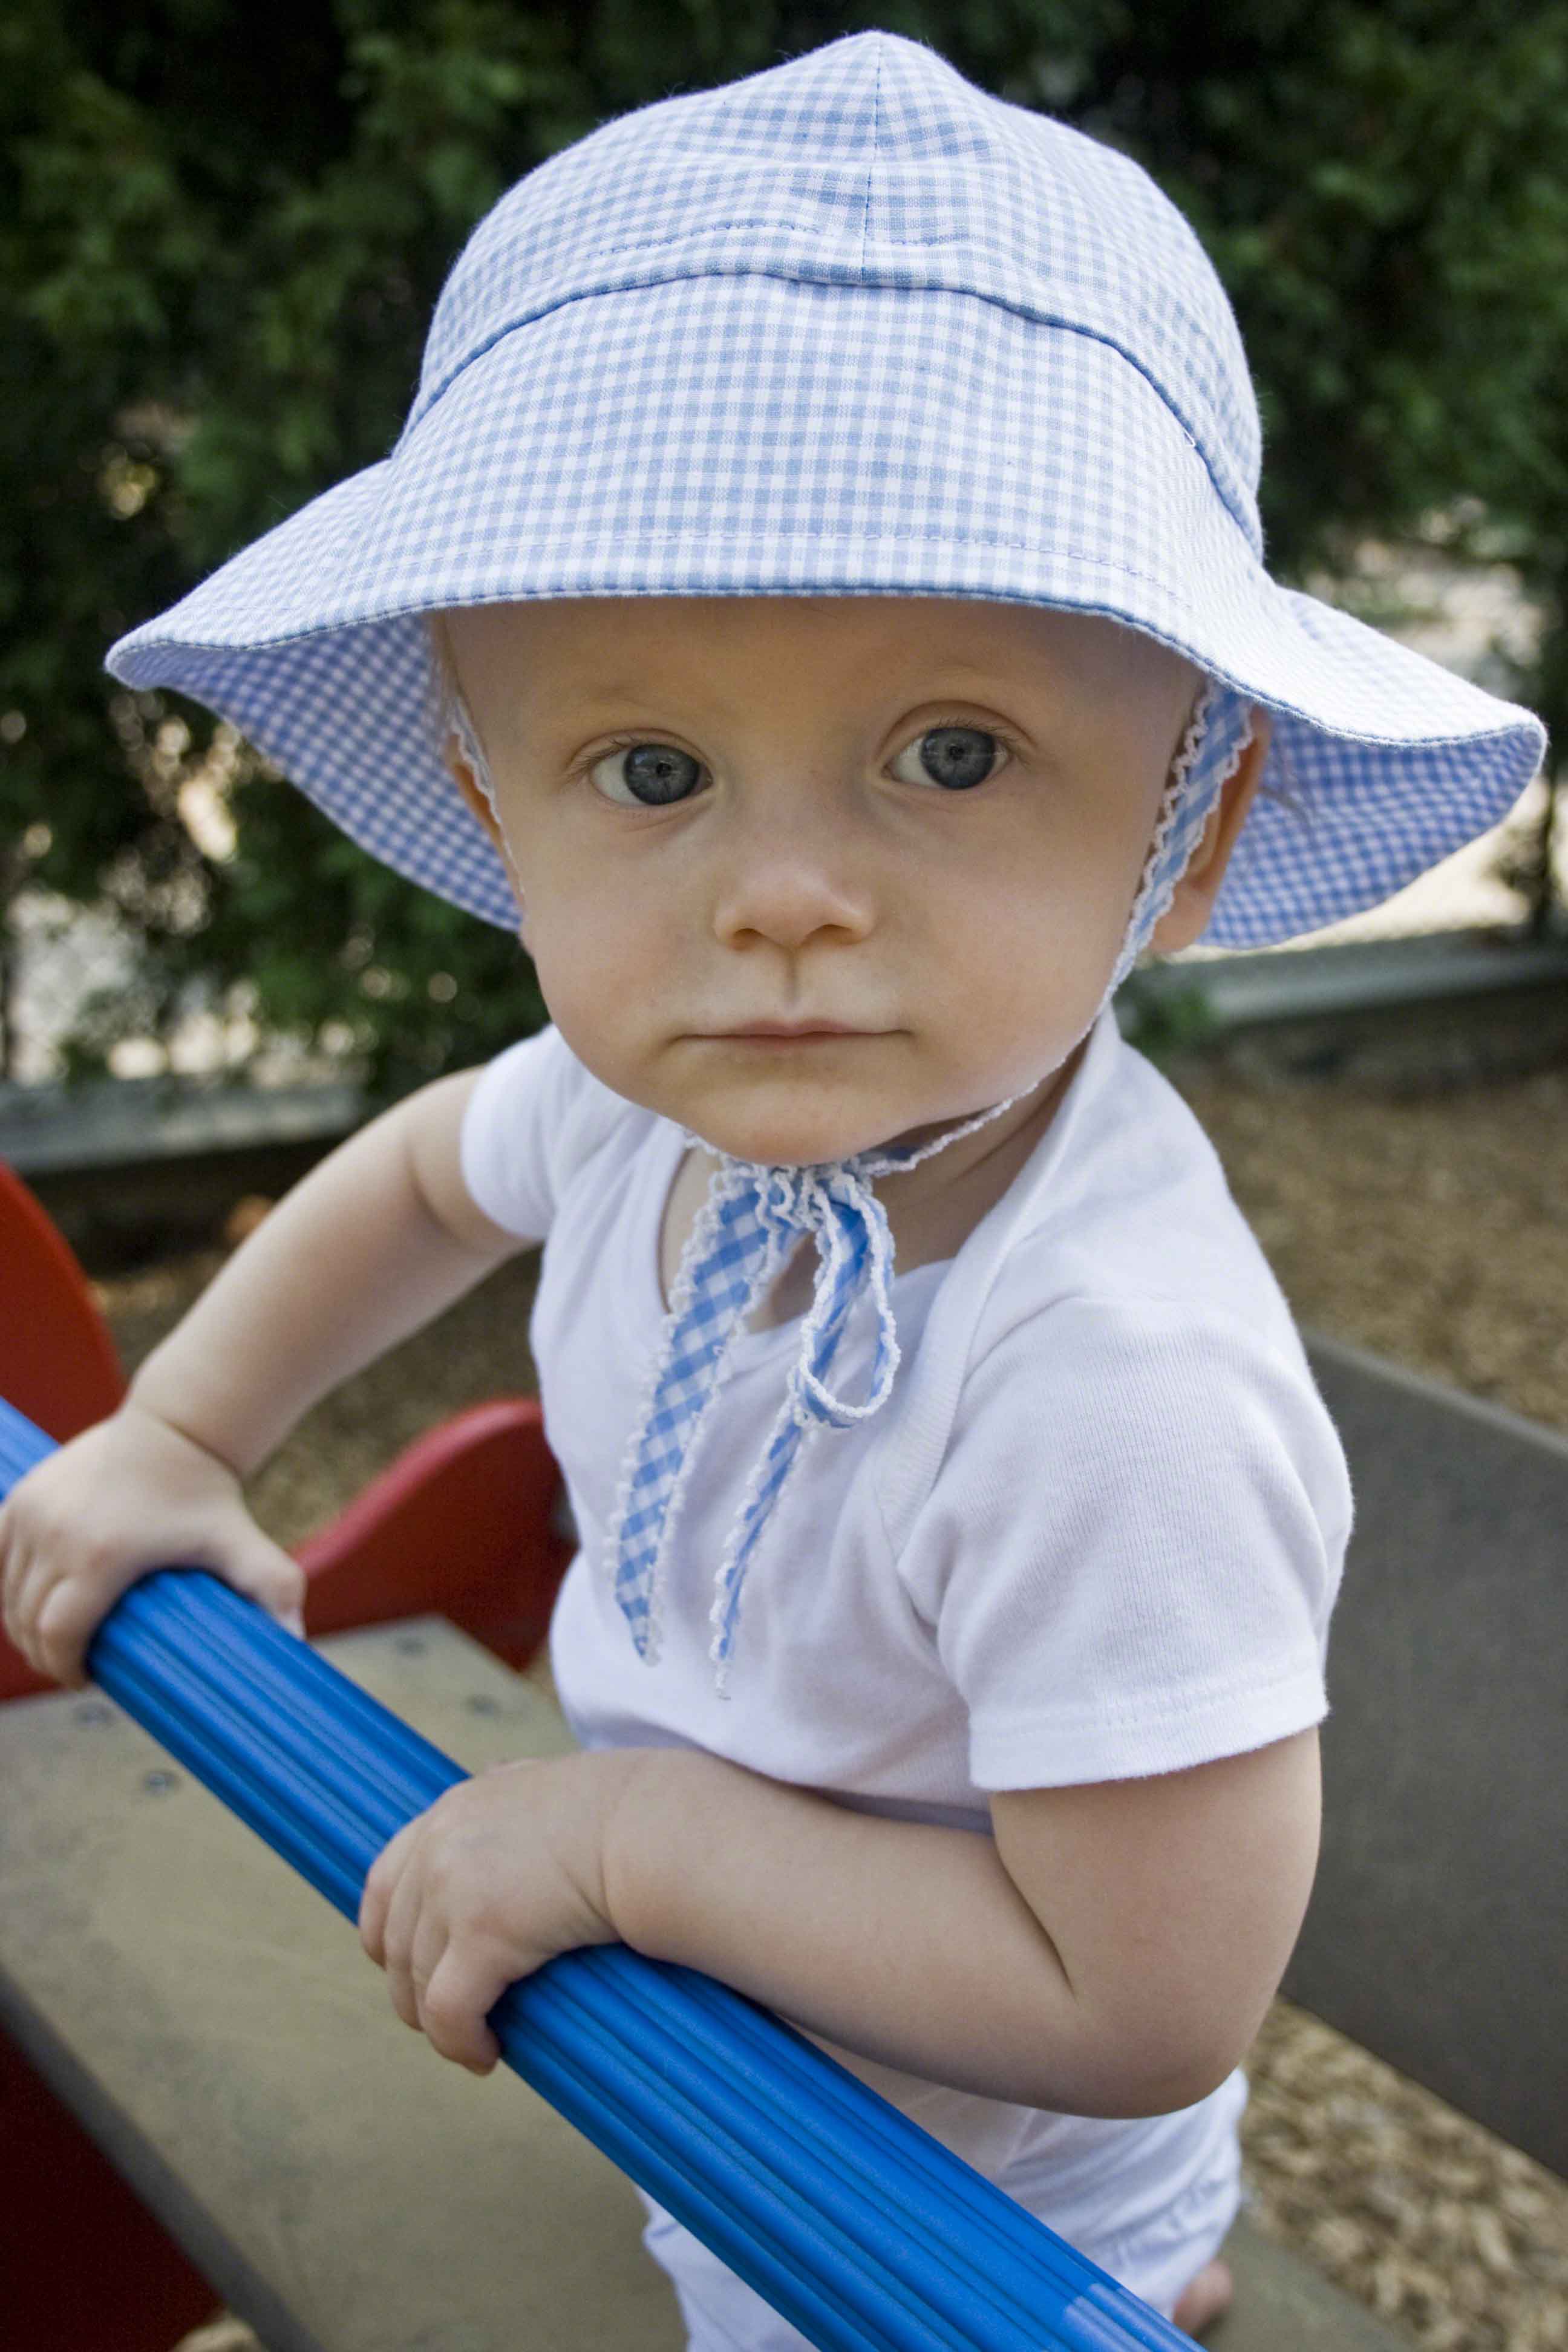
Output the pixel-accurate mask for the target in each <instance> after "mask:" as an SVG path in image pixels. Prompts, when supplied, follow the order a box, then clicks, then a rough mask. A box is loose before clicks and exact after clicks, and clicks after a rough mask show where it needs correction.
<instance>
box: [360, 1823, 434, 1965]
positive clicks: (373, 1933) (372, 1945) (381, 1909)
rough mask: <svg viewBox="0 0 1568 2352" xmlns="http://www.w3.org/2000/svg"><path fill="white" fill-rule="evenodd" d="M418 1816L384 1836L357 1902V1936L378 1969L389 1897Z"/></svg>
mask: <svg viewBox="0 0 1568 2352" xmlns="http://www.w3.org/2000/svg"><path fill="white" fill-rule="evenodd" d="M422 1818H423V1816H422V1815H416V1820H415V1821H413V1822H405V1823H404V1825H403V1827H402V1828H401V1829H400V1830H399V1831H398V1832H396V1834H395V1836H394V1837H390V1838H388V1840H387V1842H386V1843H385V1844H384V1846H383V1847H382V1849H381V1852H380V1853H378V1854H377V1855H376V1857H375V1860H374V1862H373V1863H372V1864H371V1866H370V1869H369V1872H368V1873H367V1874H366V1877H365V1882H364V1892H363V1895H361V1896H360V1902H359V1939H360V1942H361V1943H362V1944H363V1947H364V1949H365V1951H366V1953H367V1954H368V1955H369V1957H370V1958H372V1959H373V1960H374V1962H375V1964H376V1967H377V1968H378V1969H384V1967H385V1966H386V1924H387V1918H388V1915H389V1913H390V1912H391V1909H392V1898H393V1895H394V1894H395V1892H396V1889H397V1885H398V1882H399V1880H400V1879H401V1878H402V1876H403V1873H404V1869H405V1865H406V1864H407V1861H408V1856H409V1851H410V1848H411V1847H412V1845H413V1843H414V1831H415V1828H416V1822H417V1821H418V1820H420V1819H422Z"/></svg>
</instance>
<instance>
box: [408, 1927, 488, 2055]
mask: <svg viewBox="0 0 1568 2352" xmlns="http://www.w3.org/2000/svg"><path fill="white" fill-rule="evenodd" d="M415 1981H416V1983H417V1981H418V1969H417V1967H416V1970H415ZM510 1981H511V1979H510V1977H509V1976H507V1975H506V1974H505V1972H504V1970H502V1969H500V1965H499V1961H498V1958H497V1957H496V1956H495V1955H494V1953H493V1951H492V1952H491V1953H490V1955H489V1957H488V1958H487V1949H486V1947H485V1946H484V1945H483V1944H479V1943H476V1942H475V1941H473V1940H472V1939H471V1938H470V1939H468V1940H465V1941H460V1942H452V1943H449V1944H448V1945H447V1948H446V1950H445V1951H444V1952H443V1953H442V1955H441V1957H440V1958H439V1960H438V1961H437V1964H436V1968H435V1970H434V1973H433V1974H432V1976H431V1978H430V1980H429V1982H428V1984H426V1986H425V1988H424V1990H423V1991H422V1992H421V1994H420V1996H419V2022H420V2023H421V2025H423V2027H424V2028H425V2032H426V2036H427V2037H428V2039H429V2042H430V2044H431V2046H432V2048H433V2049H436V2050H438V2051H439V2052H440V2053H441V2055H442V2057H443V2058H450V2059H451V2060H452V2061H453V2062H454V2063H456V2064H457V2065H459V2066H466V2067H468V2071H469V2073H470V2074H489V2072H490V2070H491V2068H492V2067H493V2066H494V2065H495V2063H496V2061H497V2059H498V2058H499V2057H500V2042H498V2041H497V2040H496V2038H495V2035H494V2034H493V2033H492V2032H490V2029H489V2026H488V2025H487V2024H486V2023H485V2019H486V2017H487V2016H488V2015H489V2011H491V2010H492V2009H493V2008H494V2007H495V2005H496V2003H497V2001H498V2000H500V1997H501V1995H502V1993H503V1992H505V1990H506V1989H507V1986H508V1985H509V1984H510Z"/></svg>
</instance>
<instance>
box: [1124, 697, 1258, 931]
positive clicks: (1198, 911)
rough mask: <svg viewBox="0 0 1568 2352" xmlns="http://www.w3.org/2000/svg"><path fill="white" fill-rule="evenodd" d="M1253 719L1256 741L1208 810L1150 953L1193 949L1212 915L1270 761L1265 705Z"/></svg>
mask: <svg viewBox="0 0 1568 2352" xmlns="http://www.w3.org/2000/svg"><path fill="white" fill-rule="evenodd" d="M1252 716H1253V733H1252V740H1251V741H1250V742H1249V743H1248V744H1247V749H1246V751H1243V753H1242V755H1241V757H1240V759H1239V760H1238V761H1237V765H1236V773H1235V774H1234V775H1233V776H1231V777H1229V778H1228V779H1227V781H1226V782H1225V783H1224V784H1222V785H1221V787H1220V794H1219V798H1218V800H1217V801H1216V802H1215V804H1214V807H1213V808H1212V809H1211V810H1210V812H1209V820H1208V823H1207V824H1205V827H1204V829H1203V833H1202V835H1201V836H1200V837H1199V841H1198V845H1197V847H1196V848H1195V849H1194V852H1193V854H1192V856H1191V857H1190V858H1189V859H1188V860H1187V866H1186V871H1185V872H1184V874H1183V876H1182V878H1181V880H1180V881H1179V882H1178V883H1177V885H1176V889H1175V895H1174V897H1173V898H1172V900H1171V903H1170V905H1169V906H1168V907H1167V908H1166V909H1165V911H1164V913H1163V915H1162V916H1161V918H1160V919H1159V921H1158V922H1157V923H1156V924H1155V926H1154V929H1153V931H1152V934H1151V936H1150V940H1149V951H1150V953H1151V954H1152V955H1174V954H1175V953H1176V952H1177V950H1179V949H1181V948H1190V947H1191V946H1192V944H1193V941H1194V940H1195V939H1197V938H1198V937H1199V936H1200V935H1201V933H1202V932H1203V931H1204V930H1205V928H1206V926H1207V924H1208V919H1209V917H1210V916H1211V915H1212V914H1213V912H1214V902H1215V899H1216V898H1218V896H1219V886H1220V884H1221V883H1222V882H1223V881H1224V880H1225V869H1226V866H1228V865H1229V864H1230V854H1231V851H1232V850H1233V849H1234V848H1235V847H1236V843H1237V835H1238V834H1239V833H1240V831H1241V828H1242V826H1243V825H1244V824H1246V822H1247V810H1248V809H1249V808H1250V807H1251V806H1252V798H1253V794H1254V793H1256V792H1257V790H1258V785H1259V783H1260V782H1262V779H1263V770H1264V767H1265V765H1266V764H1267V761H1268V744H1269V740H1270V737H1271V735H1272V733H1273V720H1272V719H1271V717H1270V715H1269V713H1268V711H1267V710H1266V709H1264V708H1263V706H1262V704H1261V703H1256V702H1255V703H1254V704H1253V706H1252Z"/></svg>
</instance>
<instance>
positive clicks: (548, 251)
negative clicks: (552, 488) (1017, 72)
mask: <svg viewBox="0 0 1568 2352" xmlns="http://www.w3.org/2000/svg"><path fill="white" fill-rule="evenodd" d="M746 272H761V273H763V274H768V275H773V276H780V277H785V278H794V279H795V280H797V281H801V282H807V283H818V284H822V285H836V284H837V285H849V286H855V287H868V286H884V287H891V288H898V287H908V288H919V289H929V288H943V289H948V290H950V291H952V292H953V293H956V294H961V295H968V296H971V297H973V298H977V299H982V300H988V301H994V302H997V303H1001V304H1002V305H1004V306H1005V307H1006V308H1007V309H1009V310H1015V311H1017V312H1019V313H1021V314H1022V315H1024V316H1026V317H1028V318H1032V319H1037V320H1039V321H1040V322H1041V323H1042V324H1045V325H1048V326H1051V327H1055V328H1066V329H1068V330H1072V331H1078V332H1080V333H1083V334H1088V335H1092V336H1095V337H1097V338H1098V339H1100V341H1104V342H1108V343H1110V344H1111V345H1112V346H1114V347H1115V348H1116V349H1117V350H1118V351H1120V352H1121V353H1122V355H1123V356H1124V357H1125V358H1126V359H1127V360H1128V361H1129V362H1131V365H1133V366H1134V367H1136V368H1138V369H1139V370H1140V372H1141V373H1142V374H1143V375H1144V376H1145V377H1146V378H1147V379H1148V381H1149V382H1150V383H1152V385H1153V387H1154V389H1155V390H1156V391H1157V392H1158V393H1159V394H1160V395H1161V397H1162V398H1163V400H1164V401H1165V403H1166V404H1167V406H1168V407H1169V408H1170V409H1171V410H1172V411H1173V414H1174V415H1175V416H1176V418H1177V419H1178V421H1179V423H1180V424H1181V425H1182V428H1183V430H1184V432H1185V433H1186V435H1187V436H1188V438H1189V440H1191V441H1192V443H1193V444H1194V446H1195V448H1196V449H1197V451H1198V453H1199V455H1200V456H1201V457H1202V458H1203V460H1204V463H1205V466H1206V467H1207V469H1208V472H1209V474H1210V476H1211V478H1212V479H1213V481H1214V484H1215V488H1216V490H1217V491H1218V493H1219V495H1220V497H1221V499H1223V501H1224V503H1225V505H1226V508H1227V509H1228V510H1229V512H1230V514H1231V516H1232V518H1233V519H1234V520H1235V521H1236V522H1237V525H1238V526H1239V528H1240V529H1241V530H1242V531H1243V533H1244V534H1245V536H1246V538H1247V542H1248V544H1249V545H1250V546H1251V547H1252V549H1253V550H1254V551H1255V552H1258V553H1259V554H1260V553H1261V551H1262V531H1261V527H1260V524H1259V520H1258V502H1257V490H1258V469H1259V464H1260V458H1261V436H1260V431H1259V426H1258V407H1257V403H1256V400H1255V398H1254V394H1253V389H1252V383H1251V379H1250V376H1249V374H1248V372H1247V359H1246V354H1245V352H1244V351H1243V349H1242V343H1241V337H1240V334H1239V332H1238V331H1237V323H1236V320H1235V316H1234V314H1233V312H1232V310H1231V307H1230V303H1229V301H1228V299H1227V298H1226V292H1225V289H1224V288H1223V286H1222V285H1221V283H1220V281H1219V278H1218V277H1217V275H1216V274H1215V269H1214V267H1213V265H1212V263H1211V262H1210V261H1209V259H1208V257H1207V256H1206V254H1205V251H1204V249H1203V247H1202V245H1201V244H1200V243H1199V241H1198V238H1197V236H1195V235H1194V231H1193V230H1192V228H1191V227H1190V226H1189V225H1188V223H1187V222H1186V221H1185V220H1184V218H1183V216H1182V215H1181V213H1180V212H1179V211H1178V210H1177V209H1176V207H1175V205H1173V204H1172V203H1171V202H1170V200H1169V198H1168V197H1166V196H1165V195H1164V194H1163V193H1162V192H1161V190H1160V189H1159V188H1158V187H1157V186H1156V184H1155V183H1154V182H1153V181H1152V179H1151V178H1150V176H1149V174H1148V173H1146V172H1145V171H1144V170H1143V169H1142V166H1141V165H1139V164H1137V163H1134V162H1133V161H1132V160H1131V157H1130V156H1127V155H1123V154H1121V153H1120V152H1118V151H1117V150H1116V149H1114V148H1111V147H1108V146H1105V145H1103V144H1102V143H1101V142H1099V141H1098V140H1094V139H1090V138H1089V137H1087V136H1085V134H1084V133H1082V132H1081V131H1075V130H1073V129H1072V128H1071V127H1070V126H1069V125H1068V124H1066V123H1063V122H1059V121H1056V120H1054V119H1053V118H1052V117H1051V116H1049V115H1046V114H1040V113H1037V112H1036V111H1034V110H1031V109H1029V108H1027V107H1023V106H1016V105H1013V104H1012V103H1010V102H1009V101H1007V100H1002V99H997V98H993V97H991V96H990V95H989V94H987V93H986V92H984V91H983V90H980V89H976V88H975V87H974V86H973V83H971V82H968V81H966V80H965V79H964V78H963V75H962V74H960V73H959V72H958V71H957V70H956V69H955V68H953V67H952V66H951V65H950V64H949V63H948V62H947V60H946V59H945V58H942V57H940V56H938V54H937V53H936V52H935V51H934V50H932V49H929V48H927V47H924V46H923V45H922V44H921V43H920V42H918V41H912V40H907V39H905V38H903V37H901V36H899V35H896V34H891V33H856V34H849V35H847V36H845V37H843V38H841V39H838V40H836V41H830V42H827V43H826V44H825V45H824V46H823V47H820V48H816V49H813V50H811V51H809V52H808V53H807V54H806V55H805V56H804V57H800V58H793V59H792V60H790V62H789V63H787V64H785V65H782V66H773V67H770V68H768V69H767V70H766V71H764V72H762V73H759V74H753V75H752V76H750V77H749V78H748V79H745V80H743V81H739V82H730V83H726V84H724V85H723V86H722V87H721V88H720V89H711V90H701V91H697V92H694V93H690V94H688V95H684V96H680V97H676V98H668V99H662V100H658V101H656V102H655V103H654V104H652V105H649V106H645V107H642V108H639V109H638V110H637V111H635V112H634V113H631V114H626V115H620V116H617V117H616V119H615V120H613V121H609V122H607V123H605V124H604V125H602V126H601V128H599V129H598V130H596V131H592V132H590V133H589V134H588V135H587V136H586V137H585V138H583V139H580V140H578V141H577V142H575V143H574V145H572V146H570V147H567V148H564V149H563V150H562V151H561V152H560V153H559V154H557V155H554V156H552V157H551V158H550V160H549V161H548V162H547V163H542V164H541V165H539V166H538V167H537V168H536V169H535V170H534V171H532V172H531V173H528V174H527V176H526V177H525V178H524V179H522V180H521V181H520V182H518V184H516V186H515V187H513V188H511V189H510V190H509V192H508V193H507V194H505V195H504V196H502V197H501V198H500V202H499V203H498V204H497V205H495V206H494V207H493V208H492V210H491V211H490V212H489V214H488V215H486V217H485V218H484V220H482V221H481V222H480V223H479V226H478V228H477V229H476V230H475V232H474V234H473V236H471V237H470V239H469V241H468V245H467V247H465V248H464V250H463V252H462V254H461V255H460V256H459V257H458V262H457V264H456V266H455V268H453V270H452V272H451V275H450V277H449V278H448V279H447V284H446V286H445V288H444V289H443V291H442V294H441V298H440V301H439V303H438V304H437V310H436V315H435V319H434V321H433V323H432V326H431V330H430V335H429V340H428V342H427V344H426V353H425V363H424V368H423V371H422V373H421V377H420V384H419V391H418V394H417V396H416V401H415V404H414V407H413V409H412V411H411V413H410V416H409V420H408V425H407V426H406V428H405V439H406V438H407V436H408V435H409V434H412V433H413V432H415V431H416V429H417V426H418V425H419V424H420V423H421V422H422V420H423V419H424V417H425V416H426V415H427V414H428V413H429V411H430V410H431V408H432V407H433V406H434V405H435V404H436V403H437V401H438V400H439V399H440V397H441V395H442V394H443V393H444V392H445V390H446V388H447V385H448V384H449V383H451V382H452V381H453V380H454V378H455V377H457V376H458V374H460V373H462V371H463V370H464V369H465V368H466V367H468V365H469V364H470V362H472V361H474V360H475V359H477V358H478V357H479V355H480V354H481V353H482V352H486V351H488V350H489V349H490V347H491V346H492V345H493V344H494V343H495V342H496V341H498V340H499V339H500V337H501V336H502V335H505V334H507V333H509V332H510V331H511V330H512V329H514V328H516V327H520V326H522V325H524V324H525V323H527V322H528V321H529V320H533V319H537V318H540V317H542V316H543V315H544V314H545V313H546V312H547V311H549V310H553V309H555V308H557V307H558V306H559V305H561V304H563V303H566V302H570V301H574V300H576V299H582V298H583V297H584V296H585V295H608V296H613V295H614V294H615V293H616V292H617V291H620V290H624V289H631V288H634V287H641V286H648V285H652V284H657V283H659V282H662V281H668V280H669V279H671V278H680V277H690V276H705V275H710V274H720V275H726V274H737V273H746ZM909 364H910V367H911V368H918V366H919V364H920V353H919V351H918V349H911V351H910V354H909Z"/></svg>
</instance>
